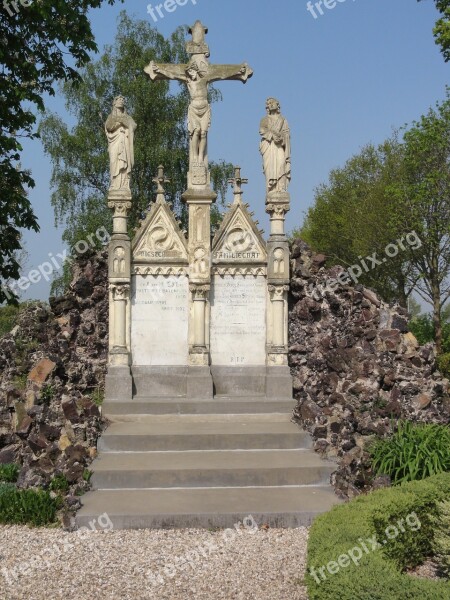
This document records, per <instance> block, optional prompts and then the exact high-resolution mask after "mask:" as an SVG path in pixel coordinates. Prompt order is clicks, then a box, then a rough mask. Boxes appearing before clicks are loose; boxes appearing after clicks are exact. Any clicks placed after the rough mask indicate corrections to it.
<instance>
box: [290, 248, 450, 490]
mask: <svg viewBox="0 0 450 600" xmlns="http://www.w3.org/2000/svg"><path fill="white" fill-rule="evenodd" d="M291 250H292V256H293V257H295V261H293V273H292V288H291V298H290V306H291V309H290V315H289V363H290V366H291V372H292V376H293V380H294V394H295V397H296V399H297V402H298V406H297V409H296V416H297V418H298V420H299V422H300V423H301V424H302V425H304V426H305V427H306V428H307V429H308V430H309V431H310V432H311V433H312V435H313V437H314V440H315V446H314V447H315V449H316V450H317V451H318V452H321V453H324V454H325V455H326V456H328V457H329V458H334V459H336V460H337V461H338V463H339V468H338V471H337V472H336V474H335V475H334V476H333V483H334V485H335V487H336V489H337V491H338V493H339V494H340V495H341V496H342V497H353V496H355V495H357V494H358V493H361V492H362V491H364V490H367V489H370V488H371V487H374V486H375V487H377V486H380V485H386V482H383V481H381V480H380V479H377V480H374V476H373V473H371V471H370V468H369V462H368V458H369V455H368V453H367V448H368V445H369V444H370V442H371V441H372V440H373V438H374V437H375V436H385V435H387V434H388V433H389V432H390V428H391V419H392V418H394V419H409V420H411V421H413V422H414V421H417V422H436V423H439V422H441V423H442V422H448V420H449V416H450V400H449V396H448V387H449V382H448V381H447V380H446V379H444V378H443V377H441V375H440V374H439V372H438V371H436V365H435V354H434V348H433V346H432V345H431V344H430V345H427V346H424V347H419V344H418V343H417V340H416V338H415V337H414V336H413V335H412V334H411V333H409V332H408V331H407V327H406V324H407V315H406V311H405V310H404V309H402V308H401V307H399V306H389V305H387V304H385V303H384V302H383V301H382V300H381V299H380V298H378V296H377V294H376V293H375V292H373V291H372V290H368V289H366V288H363V287H362V286H356V287H352V286H350V285H341V284H340V283H339V284H338V285H334V286H333V289H331V286H329V285H328V281H329V280H330V279H336V278H337V276H338V275H339V273H341V272H342V268H341V267H334V268H333V269H325V268H324V261H323V258H322V256H321V257H320V258H319V259H316V258H315V255H314V254H313V252H311V251H310V249H309V248H308V247H307V245H306V244H304V243H303V242H301V241H300V240H296V241H295V242H294V243H293V245H292V249H291Z"/></svg>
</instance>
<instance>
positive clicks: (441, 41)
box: [418, 0, 450, 62]
mask: <svg viewBox="0 0 450 600" xmlns="http://www.w3.org/2000/svg"><path fill="white" fill-rule="evenodd" d="M421 1H422V0H418V2H421ZM435 3H436V8H437V9H438V11H439V12H440V13H441V17H440V18H439V19H438V20H437V21H436V25H435V26H434V29H433V33H434V39H435V41H436V44H437V45H438V46H440V47H441V52H442V56H443V57H444V60H445V62H448V61H449V60H450V0H435Z"/></svg>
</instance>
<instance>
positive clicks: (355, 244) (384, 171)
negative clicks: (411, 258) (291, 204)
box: [300, 135, 414, 307]
mask: <svg viewBox="0 0 450 600" xmlns="http://www.w3.org/2000/svg"><path fill="white" fill-rule="evenodd" d="M402 160H403V147H402V145H401V143H400V142H399V141H398V139H397V136H396V135H394V136H393V137H392V138H391V139H388V140H386V141H385V142H384V143H383V144H381V145H379V146H378V147H376V146H374V145H372V144H368V145H367V146H365V147H364V148H363V149H362V150H361V151H360V152H359V153H358V154H356V155H355V156H353V157H352V158H350V159H349V160H348V161H347V163H346V164H345V165H344V167H342V168H340V169H334V170H332V171H331V173H330V175H329V181H328V182H327V183H326V184H322V185H320V186H319V187H318V188H317V189H316V192H315V200H314V205H313V206H312V207H311V208H310V209H309V210H308V213H307V217H306V220H305V223H304V225H303V227H302V229H301V232H300V235H301V237H302V238H303V239H304V240H305V241H306V242H307V243H308V244H309V245H310V246H311V247H312V248H313V249H314V250H316V251H320V252H324V253H325V254H326V255H327V256H328V263H329V264H330V265H331V264H340V265H343V266H344V267H350V266H352V265H357V264H358V265H359V264H361V260H362V259H363V260H364V259H365V257H367V256H372V255H373V253H374V252H376V253H377V256H378V258H380V259H382V257H384V256H385V253H384V252H385V248H386V246H387V245H388V244H390V243H395V242H396V240H397V239H398V238H400V237H401V234H402V233H404V230H403V229H402V228H401V227H400V226H399V224H398V223H396V222H395V220H394V219H393V215H394V213H395V205H394V199H393V197H392V195H391V193H390V186H391V185H392V183H393V182H395V181H397V180H398V177H399V172H400V169H401V167H402ZM367 264H368V265H370V264H371V263H370V262H369V261H368V262H367ZM410 270H411V269H410V266H409V264H408V256H407V254H405V252H399V253H398V255H397V256H396V257H394V258H389V259H388V260H387V261H386V262H384V263H383V264H381V265H378V266H376V268H373V269H370V270H369V271H368V272H367V273H363V275H362V276H361V278H360V281H361V283H364V284H365V285H368V286H370V287H373V288H374V289H376V290H377V292H378V293H379V294H380V295H381V296H382V297H383V298H384V299H385V300H388V301H390V300H397V301H399V302H400V303H401V304H402V305H403V306H405V307H406V305H407V298H408V297H409V295H410V293H411V291H412V289H413V287H414V281H412V280H411V278H410Z"/></svg>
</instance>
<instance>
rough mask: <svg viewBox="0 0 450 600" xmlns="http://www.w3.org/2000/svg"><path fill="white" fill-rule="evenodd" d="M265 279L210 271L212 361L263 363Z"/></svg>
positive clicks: (243, 363)
mask: <svg viewBox="0 0 450 600" xmlns="http://www.w3.org/2000/svg"><path fill="white" fill-rule="evenodd" d="M266 289H267V284H266V279H265V277H253V276H244V275H235V276H232V275H225V276H223V277H221V276H219V275H214V277H213V283H212V290H211V291H212V294H211V362H212V364H213V365H223V366H242V365H244V366H245V365H265V364H266Z"/></svg>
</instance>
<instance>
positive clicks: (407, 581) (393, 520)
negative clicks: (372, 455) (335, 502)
mask: <svg viewBox="0 0 450 600" xmlns="http://www.w3.org/2000/svg"><path fill="white" fill-rule="evenodd" d="M449 496H450V473H441V474H440V475H435V476H433V477H429V478H428V479H424V480H422V481H413V482H410V483H405V484H402V485H401V486H398V487H395V488H389V489H382V490H378V491H376V492H373V493H371V494H369V495H367V496H359V497H357V498H355V499H354V500H352V501H351V502H349V503H348V504H343V505H340V506H336V507H334V508H333V509H332V510H331V511H330V512H328V513H325V514H323V515H321V516H319V517H318V518H317V519H316V520H315V521H314V523H313V525H312V528H311V532H310V537H309V542H308V567H307V575H306V583H307V586H308V594H309V598H310V600H330V599H331V598H335V599H337V600H393V599H394V598H395V599H396V600H413V599H417V598H420V600H444V599H450V582H449V581H434V580H425V579H418V578H416V577H411V576H409V575H407V574H405V573H402V570H404V569H406V568H407V567H414V566H417V565H418V564H420V563H421V562H422V561H423V560H424V559H425V558H426V557H427V556H430V555H432V541H433V523H432V520H433V517H436V516H437V515H438V514H439V507H438V504H439V503H440V502H442V501H443V500H446V499H448V498H449ZM413 514H414V515H416V517H415V518H414V517H412V515H413ZM407 517H408V519H407ZM399 522H400V523H401V525H399ZM408 524H409V525H408ZM413 524H414V526H412V525H413ZM419 524H420V528H419ZM410 525H411V526H410ZM392 526H395V527H396V529H397V531H398V535H397V537H393V534H394V530H393V529H392ZM388 527H391V529H389V530H388V531H389V533H390V535H391V536H392V537H393V539H388V537H389V536H387V534H386V529H387V528H388ZM373 536H376V538H374V537H373ZM369 540H372V542H369ZM375 541H377V542H379V543H380V547H379V548H378V549H376V550H373V546H372V543H374V542H375ZM364 545H365V547H366V548H364ZM355 548H358V549H359V551H358V552H357V551H356V550H355ZM366 549H367V550H366ZM352 550H355V551H354V552H353V556H359V554H361V557H360V560H358V561H356V562H357V564H355V561H352V560H350V559H349V560H344V558H342V557H343V556H344V555H347V557H348V555H349V552H351V551H352ZM338 561H340V562H339V564H338ZM347 562H348V564H347ZM321 567H326V568H325V569H323V570H322V572H320V571H318V569H320V568H321ZM328 567H330V570H331V571H333V572H334V573H335V574H331V573H330V572H329V571H328ZM313 568H314V571H312V570H311V569H313ZM324 576H325V579H324Z"/></svg>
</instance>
